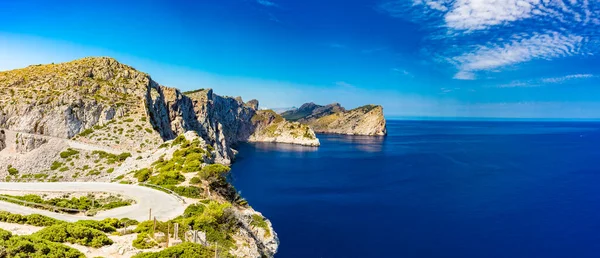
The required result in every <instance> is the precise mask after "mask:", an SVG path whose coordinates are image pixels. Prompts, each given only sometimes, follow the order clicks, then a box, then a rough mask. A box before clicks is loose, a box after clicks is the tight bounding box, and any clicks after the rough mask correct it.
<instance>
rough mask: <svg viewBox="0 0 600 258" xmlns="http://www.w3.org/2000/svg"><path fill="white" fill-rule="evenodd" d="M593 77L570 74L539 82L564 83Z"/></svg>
mask: <svg viewBox="0 0 600 258" xmlns="http://www.w3.org/2000/svg"><path fill="white" fill-rule="evenodd" d="M593 77H595V76H594V75H593V74H588V73H586V74H571V75H566V76H562V77H551V78H544V79H542V80H541V81H542V82H544V83H563V82H565V81H570V80H576V79H589V78H593Z"/></svg>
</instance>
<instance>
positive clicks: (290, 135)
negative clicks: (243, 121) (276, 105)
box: [248, 110, 320, 146]
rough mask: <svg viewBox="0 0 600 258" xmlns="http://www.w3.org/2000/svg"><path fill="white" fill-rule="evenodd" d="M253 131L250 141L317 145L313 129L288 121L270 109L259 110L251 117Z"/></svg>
mask: <svg viewBox="0 0 600 258" xmlns="http://www.w3.org/2000/svg"><path fill="white" fill-rule="evenodd" d="M252 124H253V126H254V127H255V128H256V130H255V133H254V134H253V135H251V136H250V138H249V139H248V140H249V141H250V142H280V143H291V144H300V145H306V146H319V145H320V143H319V139H317V137H316V136H315V133H314V132H313V130H311V129H310V128H309V127H308V126H306V125H303V124H300V123H298V122H289V121H287V120H285V119H284V118H283V117H282V116H280V115H278V114H276V113H275V112H274V111H272V110H260V111H258V112H256V114H255V115H254V116H253V117H252Z"/></svg>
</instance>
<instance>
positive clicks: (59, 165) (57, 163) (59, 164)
mask: <svg viewBox="0 0 600 258" xmlns="http://www.w3.org/2000/svg"><path fill="white" fill-rule="evenodd" d="M62 165H64V163H62V162H58V161H54V162H52V165H51V166H50V169H51V170H57V169H58V168H60V167H62Z"/></svg>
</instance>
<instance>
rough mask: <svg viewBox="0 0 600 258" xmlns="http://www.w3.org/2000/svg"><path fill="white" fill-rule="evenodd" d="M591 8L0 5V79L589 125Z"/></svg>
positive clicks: (389, 1)
mask: <svg viewBox="0 0 600 258" xmlns="http://www.w3.org/2000/svg"><path fill="white" fill-rule="evenodd" d="M599 34H600V2H598V1H596V0H495V1H494V0H400V1H394V0H377V1H376V0H364V1H359V0H356V1H347V0H329V1H324V0H319V1H317V0H303V1H297V0H294V1H292V0H218V1H217V0H214V1H210V0H203V1H158V0H150V1H112V0H107V1H70V0H66V1H54V3H49V1H41V0H39V1H35V0H20V1H2V2H1V3H0V70H8V69H14V68H20V67H24V66H27V65H29V64H38V63H51V62H63V61H69V60H72V59H76V58H81V57H85V56H112V57H115V58H117V59H118V60H119V61H121V62H123V63H127V64H129V65H132V66H134V67H136V68H137V69H139V70H142V71H144V72H147V73H149V74H151V76H152V77H153V78H154V79H155V80H156V81H158V82H159V83H161V84H163V85H167V86H173V87H177V88H180V89H182V90H191V89H196V88H208V87H210V88H214V89H215V91H216V92H217V93H219V94H221V95H229V96H242V97H243V98H244V99H245V100H249V99H252V98H256V99H259V100H260V102H261V106H262V107H271V108H275V107H289V106H299V105H301V104H302V103H304V102H310V101H313V102H316V103H320V104H326V103H331V102H340V103H342V104H343V105H344V106H347V107H356V106H360V105H363V104H368V103H375V104H381V105H383V106H384V108H385V112H386V115H387V116H389V117H393V116H444V117H455V116H457V117H517V118H518V117H527V118H600V88H599V87H598V86H599V82H600V77H599V76H600V71H599V69H600V58H599V57H598V54H600V38H599V37H598V36H599Z"/></svg>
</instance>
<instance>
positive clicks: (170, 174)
mask: <svg viewBox="0 0 600 258" xmlns="http://www.w3.org/2000/svg"><path fill="white" fill-rule="evenodd" d="M183 181H185V177H184V176H183V175H182V174H181V173H179V172H177V171H167V172H162V173H160V174H158V175H156V176H151V177H150V178H148V182H149V183H151V184H154V185H177V184H179V183H181V182H183Z"/></svg>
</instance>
